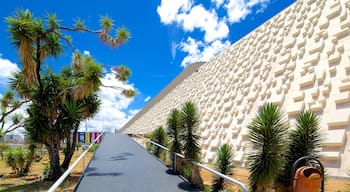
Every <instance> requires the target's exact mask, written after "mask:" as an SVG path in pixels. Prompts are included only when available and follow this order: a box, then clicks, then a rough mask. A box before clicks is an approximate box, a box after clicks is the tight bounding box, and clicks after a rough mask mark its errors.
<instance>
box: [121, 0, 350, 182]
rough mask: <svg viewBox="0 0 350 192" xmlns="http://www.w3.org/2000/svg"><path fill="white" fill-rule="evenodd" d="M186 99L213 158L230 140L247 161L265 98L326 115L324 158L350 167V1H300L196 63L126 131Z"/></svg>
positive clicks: (341, 168)
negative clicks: (252, 131) (253, 124)
mask: <svg viewBox="0 0 350 192" xmlns="http://www.w3.org/2000/svg"><path fill="white" fill-rule="evenodd" d="M186 101H192V102H194V103H195V104H196V105H197V108H198V109H199V112H200V116H201V124H200V130H199V133H200V136H201V138H202V139H201V146H202V157H203V160H204V161H205V162H211V161H213V160H214V157H215V152H216V149H217V148H218V147H219V146H220V145H221V144H224V143H230V144H232V145H233V146H234V148H235V161H237V163H238V164H239V165H240V166H243V167H244V166H247V162H246V158H245V157H246V154H248V153H249V149H248V138H247V134H248V129H247V125H248V124H249V123H250V122H251V121H252V118H254V117H255V115H256V112H257V111H258V109H259V107H260V106H262V105H263V104H264V103H265V102H273V103H275V104H278V105H279V106H280V107H282V110H283V111H285V112H286V116H287V117H288V119H289V123H290V124H291V126H293V125H294V120H295V116H296V114H297V113H298V112H299V111H302V110H305V109H311V110H312V111H314V112H316V113H317V114H318V116H319V117H320V119H321V124H320V126H321V129H322V131H323V133H324V137H325V140H324V142H323V147H322V150H323V152H322V155H323V157H322V161H323V162H324V164H325V166H326V167H327V173H328V175H331V176H347V174H346V172H347V170H348V169H350V121H349V117H350V0H297V1H296V2H295V3H294V4H292V5H291V6H289V7H288V8H287V9H285V10H284V11H282V12H281V13H279V14H278V15H276V16H275V17H273V18H272V19H270V20H269V21H267V22H266V23H264V24H263V25H261V26H260V27H258V28H257V29H256V30H254V31H253V32H251V33H250V34H248V35H247V36H245V37H244V38H242V39H241V40H239V41H238V42H236V43H235V44H233V45H232V46H231V47H229V48H227V49H226V50H224V51H223V52H222V53H220V54H219V55H218V56H216V57H215V58H213V59H212V60H210V61H209V62H206V63H201V64H192V65H191V66H189V67H188V68H187V69H185V70H184V71H183V73H182V74H180V75H179V76H178V77H177V78H176V79H175V80H174V81H173V82H171V83H170V84H169V85H168V87H166V88H165V89H164V90H163V91H162V92H161V93H160V94H159V95H158V96H157V97H155V98H154V99H153V100H152V102H150V103H149V105H148V106H146V107H145V108H144V109H143V110H142V111H140V112H139V113H138V114H137V115H136V116H135V117H134V118H133V119H131V120H130V121H129V122H128V123H127V124H126V125H125V126H124V127H123V128H122V132H124V133H141V134H142V133H148V132H150V131H152V130H153V129H155V128H157V126H160V125H163V126H165V124H166V118H167V116H168V114H169V112H170V110H171V109H173V108H180V107H181V106H182V104H183V103H184V102H186Z"/></svg>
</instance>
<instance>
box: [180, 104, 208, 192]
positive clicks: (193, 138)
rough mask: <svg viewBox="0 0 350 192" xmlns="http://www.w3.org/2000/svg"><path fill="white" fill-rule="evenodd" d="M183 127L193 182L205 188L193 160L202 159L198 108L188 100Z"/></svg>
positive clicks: (184, 106)
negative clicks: (197, 132) (198, 131)
mask: <svg viewBox="0 0 350 192" xmlns="http://www.w3.org/2000/svg"><path fill="white" fill-rule="evenodd" d="M181 113H182V129H183V133H182V134H181V140H182V141H183V151H184V155H185V158H186V159H187V161H188V162H187V167H189V168H190V169H191V178H190V179H191V182H192V183H193V184H194V185H196V186H197V187H198V188H200V189H204V185H203V180H202V178H201V176H200V172H199V168H198V167H196V166H193V164H192V163H191V161H199V160H200V146H199V143H198V140H199V139H200V137H199V135H197V134H196V131H197V129H198V125H199V115H198V112H197V108H196V106H195V105H194V103H192V102H186V103H185V104H184V105H183V107H182V109H181Z"/></svg>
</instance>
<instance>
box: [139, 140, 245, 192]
mask: <svg viewBox="0 0 350 192" xmlns="http://www.w3.org/2000/svg"><path fill="white" fill-rule="evenodd" d="M135 136H137V137H140V138H142V139H145V140H146V141H148V142H150V143H152V144H154V145H156V146H158V147H160V148H162V149H164V150H166V151H169V152H170V150H169V148H167V147H164V146H163V145H160V144H158V143H156V142H154V141H152V140H150V139H147V138H145V137H143V136H141V135H136V134H135ZM173 154H175V155H174V158H175V159H174V164H173V170H174V171H176V156H179V157H181V158H185V156H184V155H182V154H179V153H173ZM192 164H193V165H195V166H198V167H201V168H203V169H205V170H207V171H209V172H211V173H213V174H215V175H217V176H219V177H221V178H223V179H225V180H227V181H228V182H231V183H233V184H235V185H238V186H239V187H240V188H241V189H242V192H247V188H246V187H245V185H244V184H243V183H242V182H240V181H237V180H235V179H232V178H231V177H228V176H226V175H224V174H222V173H220V172H218V171H215V170H213V169H210V168H209V167H206V166H204V165H202V164H200V163H198V162H196V161H192Z"/></svg>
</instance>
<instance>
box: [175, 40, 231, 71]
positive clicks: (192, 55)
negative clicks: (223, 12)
mask: <svg viewBox="0 0 350 192" xmlns="http://www.w3.org/2000/svg"><path fill="white" fill-rule="evenodd" d="M228 46H230V42H229V41H224V42H222V41H219V40H216V41H214V42H212V43H205V42H202V41H196V40H195V39H193V38H191V37H188V38H187V40H186V42H181V43H180V45H179V48H180V49H181V50H182V51H183V52H185V53H187V54H188V55H187V56H186V57H185V58H184V59H183V61H182V63H181V66H182V67H187V66H188V65H189V64H191V63H195V62H200V61H209V60H210V59H211V58H213V57H214V56H215V55H217V54H218V53H219V52H221V51H222V50H223V49H224V48H226V47H228Z"/></svg>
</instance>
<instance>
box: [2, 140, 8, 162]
mask: <svg viewBox="0 0 350 192" xmlns="http://www.w3.org/2000/svg"><path fill="white" fill-rule="evenodd" d="M8 148H9V146H8V145H7V144H6V143H0V156H1V160H4V152H5V151H6V150H7V149H8Z"/></svg>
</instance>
